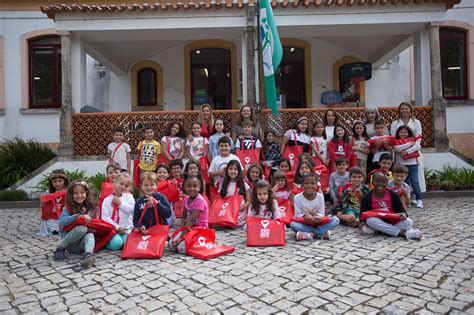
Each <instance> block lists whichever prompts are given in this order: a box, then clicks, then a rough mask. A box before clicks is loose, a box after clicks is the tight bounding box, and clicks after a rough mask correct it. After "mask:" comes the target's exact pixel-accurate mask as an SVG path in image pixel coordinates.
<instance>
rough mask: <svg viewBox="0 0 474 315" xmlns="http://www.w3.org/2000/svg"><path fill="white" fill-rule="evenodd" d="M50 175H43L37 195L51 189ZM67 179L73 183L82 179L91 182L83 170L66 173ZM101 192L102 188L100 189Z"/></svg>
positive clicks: (37, 188) (37, 186)
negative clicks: (49, 183)
mask: <svg viewBox="0 0 474 315" xmlns="http://www.w3.org/2000/svg"><path fill="white" fill-rule="evenodd" d="M49 175H50V174H48V175H43V178H42V179H41V181H40V182H39V183H38V185H36V186H35V187H34V188H35V193H44V192H47V191H48V189H49V187H48V177H49ZM66 175H67V178H68V179H69V182H72V181H73V180H76V179H80V180H83V181H85V182H88V181H89V177H87V176H86V172H85V171H82V170H75V171H66ZM99 191H100V187H99Z"/></svg>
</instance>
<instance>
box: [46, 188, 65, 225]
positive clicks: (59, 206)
mask: <svg viewBox="0 0 474 315" xmlns="http://www.w3.org/2000/svg"><path fill="white" fill-rule="evenodd" d="M41 203H42V205H41V220H57V219H59V216H60V215H61V211H63V207H64V205H65V204H66V191H57V192H55V193H52V194H47V195H43V196H41Z"/></svg>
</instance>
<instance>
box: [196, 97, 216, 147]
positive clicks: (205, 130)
mask: <svg viewBox="0 0 474 315" xmlns="http://www.w3.org/2000/svg"><path fill="white" fill-rule="evenodd" d="M197 121H199V122H200V123H201V125H202V129H201V136H203V137H204V138H207V139H209V137H210V136H211V135H212V133H213V131H214V115H213V114H212V107H211V105H209V104H207V103H206V104H202V105H201V107H200V108H199V114H198V117H197Z"/></svg>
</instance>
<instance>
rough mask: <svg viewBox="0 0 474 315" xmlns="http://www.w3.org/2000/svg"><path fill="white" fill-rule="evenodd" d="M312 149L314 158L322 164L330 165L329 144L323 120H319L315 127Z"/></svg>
mask: <svg viewBox="0 0 474 315" xmlns="http://www.w3.org/2000/svg"><path fill="white" fill-rule="evenodd" d="M311 149H312V154H313V157H316V158H317V159H318V160H319V161H320V162H321V164H324V165H328V142H327V140H326V129H325V128H324V123H323V122H322V121H321V120H317V121H316V122H315V123H314V127H313V136H312V137H311Z"/></svg>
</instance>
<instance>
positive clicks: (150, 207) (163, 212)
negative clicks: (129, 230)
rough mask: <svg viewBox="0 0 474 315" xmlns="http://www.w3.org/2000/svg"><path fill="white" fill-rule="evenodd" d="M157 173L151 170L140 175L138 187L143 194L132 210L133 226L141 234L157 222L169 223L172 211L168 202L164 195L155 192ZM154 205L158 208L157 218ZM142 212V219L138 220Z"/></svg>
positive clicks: (170, 222)
mask: <svg viewBox="0 0 474 315" xmlns="http://www.w3.org/2000/svg"><path fill="white" fill-rule="evenodd" d="M157 179H158V178H157V175H156V174H155V173H151V172H144V173H143V174H141V175H140V189H141V191H142V193H143V194H144V195H143V196H142V197H140V198H139V199H138V200H137V201H136V202H135V207H134V210H133V226H134V227H135V228H137V229H138V230H139V231H140V232H141V233H142V234H143V235H146V234H147V233H148V229H149V228H150V227H152V226H154V225H157V224H166V225H171V224H172V223H173V222H172V212H171V208H170V204H169V203H168V200H166V197H165V196H163V195H162V194H160V193H159V192H156V182H157ZM154 205H156V207H157V210H158V218H155V211H154ZM142 212H145V215H144V216H143V219H142V220H141V222H140V225H138V222H139V221H140V217H141V216H142Z"/></svg>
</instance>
